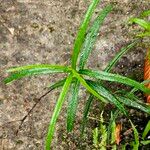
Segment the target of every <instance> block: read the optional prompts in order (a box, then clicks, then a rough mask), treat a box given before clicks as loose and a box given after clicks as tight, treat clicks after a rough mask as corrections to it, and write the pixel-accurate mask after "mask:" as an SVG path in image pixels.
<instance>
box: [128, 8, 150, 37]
mask: <svg viewBox="0 0 150 150" xmlns="http://www.w3.org/2000/svg"><path fill="white" fill-rule="evenodd" d="M149 15H150V10H146V11H144V12H143V13H141V15H140V16H139V18H131V19H130V20H129V23H131V24H133V23H136V24H138V25H139V26H140V27H142V28H143V29H144V30H145V31H143V32H142V33H139V34H138V35H137V36H139V37H146V36H150V22H149V21H148V20H145V17H148V16H149Z"/></svg>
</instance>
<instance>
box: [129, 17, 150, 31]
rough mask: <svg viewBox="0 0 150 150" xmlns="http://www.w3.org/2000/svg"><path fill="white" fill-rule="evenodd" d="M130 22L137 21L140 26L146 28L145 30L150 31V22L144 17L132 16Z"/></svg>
mask: <svg viewBox="0 0 150 150" xmlns="http://www.w3.org/2000/svg"><path fill="white" fill-rule="evenodd" d="M129 22H130V23H136V24H138V25H139V26H141V27H142V28H144V29H145V30H148V31H150V23H149V22H148V21H145V20H143V19H139V18H132V19H130V20H129Z"/></svg>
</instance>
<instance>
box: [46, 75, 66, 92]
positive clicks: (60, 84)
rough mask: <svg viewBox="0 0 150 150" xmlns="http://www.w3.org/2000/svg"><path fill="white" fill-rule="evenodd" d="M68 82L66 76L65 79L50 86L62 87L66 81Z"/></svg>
mask: <svg viewBox="0 0 150 150" xmlns="http://www.w3.org/2000/svg"><path fill="white" fill-rule="evenodd" d="M65 82H66V78H64V79H63V80H59V81H57V82H56V83H54V84H53V85H50V86H48V88H49V89H50V90H51V89H56V88H58V87H61V86H63V85H64V83H65Z"/></svg>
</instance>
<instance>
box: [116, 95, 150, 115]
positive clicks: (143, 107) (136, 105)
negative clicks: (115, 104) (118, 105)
mask: <svg viewBox="0 0 150 150" xmlns="http://www.w3.org/2000/svg"><path fill="white" fill-rule="evenodd" d="M116 97H117V99H118V100H119V101H120V102H122V103H123V104H125V105H127V106H130V107H133V108H136V109H139V110H141V111H143V112H146V113H148V114H150V106H148V105H146V104H144V103H143V104H142V103H138V102H137V101H134V100H133V99H131V98H127V97H124V96H116Z"/></svg>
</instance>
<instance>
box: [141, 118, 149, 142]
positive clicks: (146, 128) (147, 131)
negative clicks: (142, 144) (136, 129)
mask: <svg viewBox="0 0 150 150" xmlns="http://www.w3.org/2000/svg"><path fill="white" fill-rule="evenodd" d="M149 132H150V120H149V121H148V123H147V125H146V127H145V129H144V132H143V134H142V138H143V140H144V139H145V138H146V136H147V134H148V133H149Z"/></svg>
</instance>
